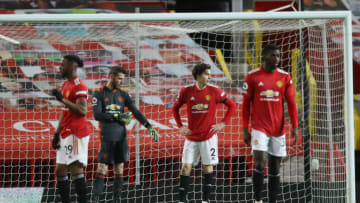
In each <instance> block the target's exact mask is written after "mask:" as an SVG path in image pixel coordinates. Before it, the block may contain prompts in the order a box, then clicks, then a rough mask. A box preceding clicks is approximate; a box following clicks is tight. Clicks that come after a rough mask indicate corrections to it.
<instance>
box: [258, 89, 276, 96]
mask: <svg viewBox="0 0 360 203" xmlns="http://www.w3.org/2000/svg"><path fill="white" fill-rule="evenodd" d="M260 96H265V97H277V96H279V92H277V91H274V90H265V91H262V92H260Z"/></svg>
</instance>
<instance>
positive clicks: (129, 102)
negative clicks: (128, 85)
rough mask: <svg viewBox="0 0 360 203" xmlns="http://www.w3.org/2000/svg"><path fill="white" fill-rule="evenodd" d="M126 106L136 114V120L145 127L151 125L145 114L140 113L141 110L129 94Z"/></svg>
mask: <svg viewBox="0 0 360 203" xmlns="http://www.w3.org/2000/svg"><path fill="white" fill-rule="evenodd" d="M125 105H126V107H127V108H128V109H129V110H130V111H131V112H132V113H133V114H134V117H135V118H136V120H138V121H139V122H140V123H141V124H142V125H144V126H145V124H146V123H149V121H148V120H147V119H146V117H145V116H144V114H142V113H141V112H140V111H139V109H138V108H137V107H136V106H135V104H134V103H133V101H132V99H131V97H130V96H129V95H128V94H127V98H125Z"/></svg>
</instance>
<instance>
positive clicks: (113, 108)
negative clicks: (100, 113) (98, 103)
mask: <svg viewBox="0 0 360 203" xmlns="http://www.w3.org/2000/svg"><path fill="white" fill-rule="evenodd" d="M105 109H106V111H119V110H120V109H121V106H119V105H116V104H110V105H107V106H106V107H105Z"/></svg>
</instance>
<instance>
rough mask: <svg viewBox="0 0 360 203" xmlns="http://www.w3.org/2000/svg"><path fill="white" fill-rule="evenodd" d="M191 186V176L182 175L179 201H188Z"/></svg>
mask: <svg viewBox="0 0 360 203" xmlns="http://www.w3.org/2000/svg"><path fill="white" fill-rule="evenodd" d="M189 185H190V175H189V174H181V175H180V187H179V200H180V202H186V201H187V193H188V190H189Z"/></svg>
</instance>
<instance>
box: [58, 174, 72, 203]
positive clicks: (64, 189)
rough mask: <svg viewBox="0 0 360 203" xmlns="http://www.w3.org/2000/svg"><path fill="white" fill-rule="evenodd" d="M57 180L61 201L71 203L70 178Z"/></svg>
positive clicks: (64, 177)
mask: <svg viewBox="0 0 360 203" xmlns="http://www.w3.org/2000/svg"><path fill="white" fill-rule="evenodd" d="M56 179H57V188H58V190H59V193H60V197H61V201H62V202H63V203H69V202H70V182H69V179H68V176H62V177H59V176H57V177H56Z"/></svg>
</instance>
